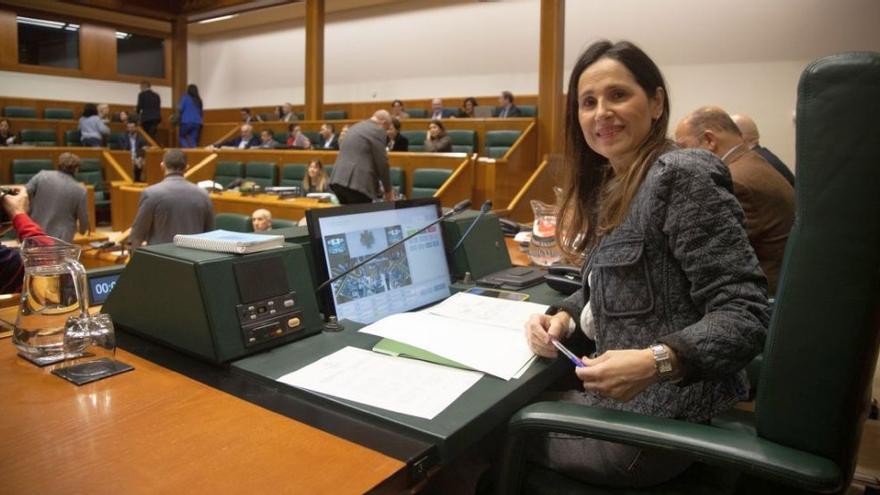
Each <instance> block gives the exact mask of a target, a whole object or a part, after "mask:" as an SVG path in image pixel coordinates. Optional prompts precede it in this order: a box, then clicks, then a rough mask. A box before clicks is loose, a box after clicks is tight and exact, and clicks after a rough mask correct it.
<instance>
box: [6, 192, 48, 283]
mask: <svg viewBox="0 0 880 495" xmlns="http://www.w3.org/2000/svg"><path fill="white" fill-rule="evenodd" d="M10 187H11V188H15V189H18V194H16V195H14V196H13V195H11V194H4V193H0V201H2V203H3V209H4V210H5V211H6V214H7V215H8V216H9V218H10V219H11V220H12V227H13V228H14V229H15V233H16V235H17V236H18V240H19V242H21V241H23V240H25V239H27V238H28V237H33V236H36V235H46V234H45V233H44V232H43V230H42V229H40V226H39V225H37V224H36V223H34V221H33V220H31V218H30V217H29V216H28V214H27V210H28V195H27V190H25V188H24V187H23V186H10ZM23 278H24V266H23V264H22V262H21V254H19V251H18V250H17V249H10V248H8V247H6V246H0V294H9V293H12V292H20V291H21V282H22V279H23Z"/></svg>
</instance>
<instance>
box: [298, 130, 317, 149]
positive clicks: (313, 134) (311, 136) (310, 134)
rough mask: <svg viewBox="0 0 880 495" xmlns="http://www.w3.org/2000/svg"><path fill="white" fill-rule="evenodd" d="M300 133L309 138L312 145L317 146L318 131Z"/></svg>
mask: <svg viewBox="0 0 880 495" xmlns="http://www.w3.org/2000/svg"><path fill="white" fill-rule="evenodd" d="M302 133H303V134H304V135H305V136H306V137H307V138H309V141H311V142H312V146H318V143H320V142H321V134H320V133H319V132H318V131H302Z"/></svg>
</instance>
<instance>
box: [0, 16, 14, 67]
mask: <svg viewBox="0 0 880 495" xmlns="http://www.w3.org/2000/svg"><path fill="white" fill-rule="evenodd" d="M16 65H18V30H17V27H16V19H15V12H12V11H11V10H6V9H2V10H0V67H13V66H16Z"/></svg>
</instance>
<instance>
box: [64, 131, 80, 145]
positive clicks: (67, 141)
mask: <svg viewBox="0 0 880 495" xmlns="http://www.w3.org/2000/svg"><path fill="white" fill-rule="evenodd" d="M64 145H65V146H82V141H81V140H80V134H79V130H78V129H70V130H67V131H64Z"/></svg>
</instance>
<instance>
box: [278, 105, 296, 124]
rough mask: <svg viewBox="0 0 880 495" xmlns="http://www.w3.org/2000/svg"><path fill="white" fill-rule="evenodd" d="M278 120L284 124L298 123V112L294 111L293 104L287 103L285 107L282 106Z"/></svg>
mask: <svg viewBox="0 0 880 495" xmlns="http://www.w3.org/2000/svg"><path fill="white" fill-rule="evenodd" d="M278 120H280V121H282V122H296V121H297V120H299V118H297V116H296V112H294V111H293V104H292V103H287V102H285V103H284V105H281V113H280V115H279V119H278Z"/></svg>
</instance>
